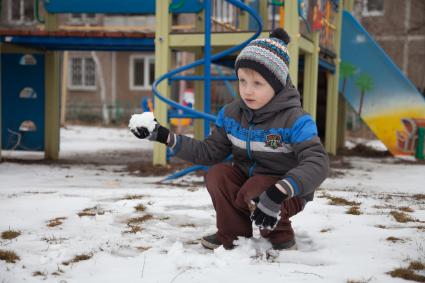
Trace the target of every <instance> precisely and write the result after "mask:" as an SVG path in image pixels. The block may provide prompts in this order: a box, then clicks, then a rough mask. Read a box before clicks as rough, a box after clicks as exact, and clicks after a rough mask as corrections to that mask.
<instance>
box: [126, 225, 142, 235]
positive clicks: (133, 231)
mask: <svg viewBox="0 0 425 283" xmlns="http://www.w3.org/2000/svg"><path fill="white" fill-rule="evenodd" d="M128 227H129V230H127V231H124V233H129V234H136V233H137V232H142V231H143V228H142V227H140V226H137V225H128Z"/></svg>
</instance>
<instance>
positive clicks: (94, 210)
mask: <svg viewBox="0 0 425 283" xmlns="http://www.w3.org/2000/svg"><path fill="white" fill-rule="evenodd" d="M96 214H97V215H103V214H105V211H103V210H102V209H101V208H100V207H97V206H94V207H90V208H86V209H84V210H83V211H81V212H78V213H77V215H78V216H79V217H83V216H96Z"/></svg>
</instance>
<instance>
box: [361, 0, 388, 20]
mask: <svg viewBox="0 0 425 283" xmlns="http://www.w3.org/2000/svg"><path fill="white" fill-rule="evenodd" d="M362 15H363V16H364V17H369V16H383V15H384V0H363V12H362Z"/></svg>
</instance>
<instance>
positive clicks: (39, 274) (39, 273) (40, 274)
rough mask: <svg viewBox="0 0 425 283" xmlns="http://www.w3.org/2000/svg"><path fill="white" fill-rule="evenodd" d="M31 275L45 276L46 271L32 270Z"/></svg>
mask: <svg viewBox="0 0 425 283" xmlns="http://www.w3.org/2000/svg"><path fill="white" fill-rule="evenodd" d="M32 276H43V277H44V276H46V273H43V272H41V271H34V272H33V273H32Z"/></svg>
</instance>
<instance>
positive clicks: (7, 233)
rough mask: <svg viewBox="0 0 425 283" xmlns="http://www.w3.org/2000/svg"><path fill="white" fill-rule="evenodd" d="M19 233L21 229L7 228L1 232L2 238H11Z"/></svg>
mask: <svg viewBox="0 0 425 283" xmlns="http://www.w3.org/2000/svg"><path fill="white" fill-rule="evenodd" d="M20 235H21V231H15V230H7V231H3V232H2V233H1V238H2V239H3V240H12V239H15V238H16V237H18V236H20Z"/></svg>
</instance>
